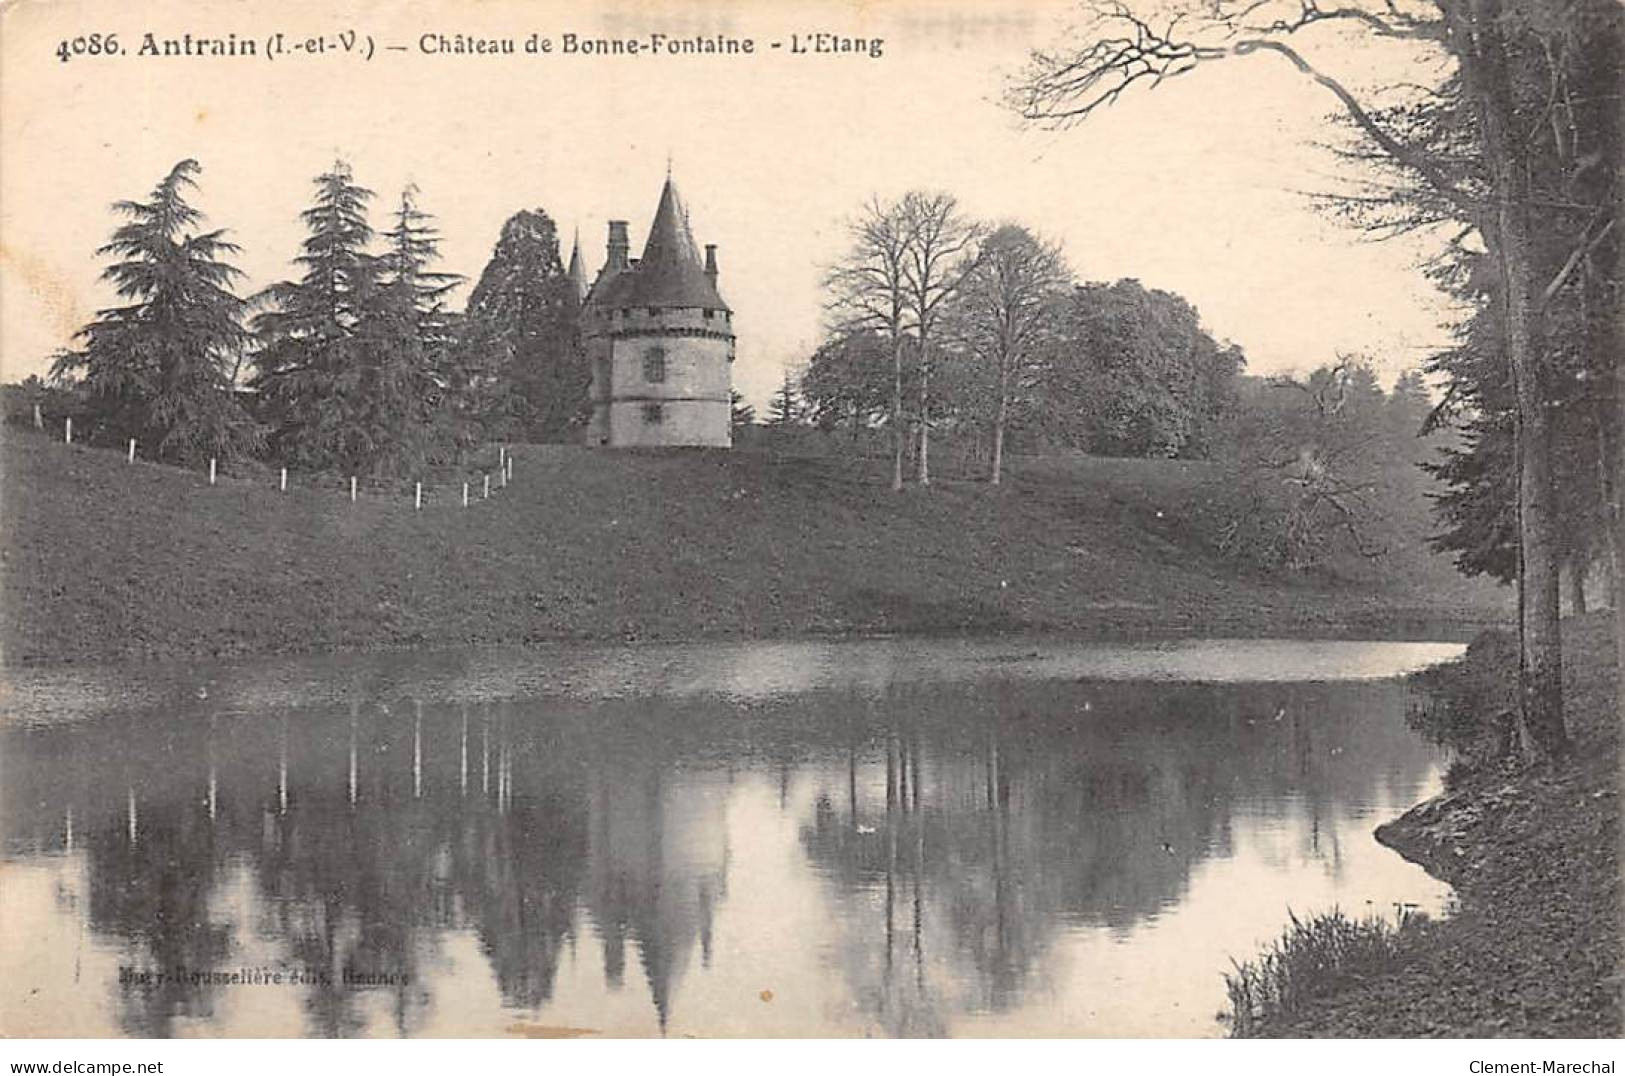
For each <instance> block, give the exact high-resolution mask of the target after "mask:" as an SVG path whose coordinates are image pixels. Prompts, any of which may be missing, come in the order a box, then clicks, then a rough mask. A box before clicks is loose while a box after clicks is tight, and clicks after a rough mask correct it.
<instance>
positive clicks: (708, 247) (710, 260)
mask: <svg viewBox="0 0 1625 1076" xmlns="http://www.w3.org/2000/svg"><path fill="white" fill-rule="evenodd" d="M705 276H706V278H707V279H708V280H710V281H711V286H712V287H715V286H716V283H717V245H716V244H715V243H707V244H705Z"/></svg>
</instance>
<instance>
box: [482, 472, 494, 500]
mask: <svg viewBox="0 0 1625 1076" xmlns="http://www.w3.org/2000/svg"><path fill="white" fill-rule="evenodd" d="M480 499H481V500H490V499H491V472H490V471H486V472H485V492H484V493H482V494H480Z"/></svg>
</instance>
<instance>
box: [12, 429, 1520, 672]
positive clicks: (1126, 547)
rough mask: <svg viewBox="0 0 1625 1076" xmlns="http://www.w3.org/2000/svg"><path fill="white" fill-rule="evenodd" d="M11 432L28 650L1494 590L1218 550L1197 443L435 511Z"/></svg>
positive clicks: (1289, 616)
mask: <svg viewBox="0 0 1625 1076" xmlns="http://www.w3.org/2000/svg"><path fill="white" fill-rule="evenodd" d="M5 437H6V440H5V443H4V450H3V466H4V475H3V485H0V498H3V499H0V508H3V511H4V514H5V524H4V527H3V533H0V553H3V558H4V561H3V564H4V572H5V580H4V585H5V591H4V610H3V612H4V622H3V635H0V640H3V643H4V648H5V660H6V661H7V662H10V663H20V662H41V661H91V660H104V659H123V658H140V657H155V656H171V655H181V654H236V653H267V652H292V651H318V650H342V649H366V648H381V647H398V646H420V645H428V646H460V645H469V644H487V643H504V644H508V643H523V642H527V641H534V640H541V639H560V638H656V637H663V638H677V637H687V638H694V637H705V636H718V635H746V636H771V635H785V634H797V633H818V632H885V631H919V632H926V631H957V630H974V631H1002V630H1064V631H1074V632H1080V633H1087V634H1109V633H1116V632H1125V631H1138V632H1145V631H1155V632H1162V633H1170V634H1172V633H1183V632H1200V633H1209V634H1216V633H1227V634H1251V635H1270V634H1303V633H1316V634H1338V633H1343V634H1353V635H1371V634H1395V633H1404V632H1406V631H1408V630H1409V631H1421V630H1425V629H1424V628H1423V627H1422V625H1424V624H1430V623H1435V624H1436V623H1437V622H1438V621H1440V620H1441V619H1455V620H1464V619H1465V620H1472V619H1477V620H1483V619H1485V618H1487V617H1489V616H1493V615H1494V609H1495V606H1494V602H1493V600H1492V601H1490V602H1486V601H1485V600H1484V596H1483V592H1477V591H1473V590H1471V589H1469V588H1462V587H1455V588H1451V587H1450V586H1449V584H1448V582H1447V581H1448V579H1449V578H1450V573H1449V572H1448V569H1447V568H1446V567H1445V566H1443V565H1439V566H1438V567H1437V569H1436V570H1434V571H1432V572H1431V573H1427V572H1424V574H1425V575H1428V576H1429V578H1428V580H1421V579H1419V578H1418V577H1416V575H1415V573H1414V572H1413V573H1411V574H1409V575H1406V576H1405V577H1403V578H1398V577H1396V578H1392V579H1389V580H1388V581H1387V583H1386V584H1385V585H1384V586H1382V587H1381V588H1380V589H1379V588H1377V587H1376V586H1372V585H1361V586H1349V585H1334V584H1333V583H1332V582H1329V581H1326V580H1320V581H1308V580H1302V579H1271V578H1268V577H1266V576H1263V575H1260V574H1257V573H1248V572H1246V571H1244V570H1242V569H1240V568H1238V567H1236V566H1234V565H1231V564H1228V563H1225V562H1221V561H1219V560H1216V559H1214V558H1213V557H1212V556H1211V555H1209V554H1208V553H1206V552H1204V550H1205V548H1206V547H1205V545H1204V543H1203V542H1202V541H1201V539H1200V537H1199V533H1198V532H1199V530H1200V526H1201V523H1202V520H1204V519H1209V518H1211V517H1212V515H1213V513H1214V512H1215V511H1217V510H1219V509H1221V508H1222V507H1223V504H1222V501H1223V497H1224V495H1225V494H1224V491H1223V490H1222V489H1221V488H1219V485H1218V484H1217V483H1215V482H1214V481H1213V473H1212V472H1211V471H1210V470H1209V469H1207V468H1205V467H1204V466H1202V465H1200V464H1180V463H1167V462H1150V461H1107V460H1084V461H1077V462H1071V463H1065V464H1062V463H1055V462H1049V463H1043V464H1030V465H1027V466H1025V467H1024V466H1021V465H1018V466H1017V467H1016V469H1015V472H1014V474H1013V476H1012V479H1011V480H1010V481H1009V482H1008V483H1007V484H1006V485H1005V486H1004V487H1002V488H994V487H988V486H986V485H983V484H976V483H969V482H939V483H938V484H937V485H936V486H934V487H933V488H932V489H931V490H930V491H921V490H918V489H910V490H909V491H907V492H905V493H904V494H902V495H895V494H893V493H891V492H890V491H889V490H888V489H887V488H886V486H885V482H884V478H883V475H882V471H881V466H880V465H878V464H874V463H870V462H866V461H862V460H850V459H840V458H834V459H809V458H780V457H777V456H775V455H773V454H772V453H770V452H764V451H752V452H733V453H718V452H687V451H674V452H665V453H592V452H588V451H586V450H582V449H575V448H563V447H541V446H522V447H521V448H520V449H519V450H518V457H517V459H518V462H517V467H516V475H515V480H514V484H513V486H512V487H510V488H509V489H507V490H504V491H501V492H500V493H499V494H498V493H494V494H493V497H492V499H491V500H490V501H489V502H484V503H476V504H475V505H474V506H473V507H471V508H470V509H468V510H466V511H464V510H462V509H460V508H458V507H457V505H456V504H455V503H454V502H455V500H456V498H457V491H456V489H455V488H443V489H442V490H440V491H439V493H438V497H437V496H436V495H435V494H434V493H433V492H431V502H430V503H429V504H428V505H426V506H425V509H424V510H423V511H422V512H420V513H414V512H413V511H412V508H411V500H410V493H409V492H405V493H402V494H399V495H397V496H393V497H388V496H363V498H362V500H361V503H360V504H358V505H354V506H352V505H350V504H349V503H348V502H347V499H346V498H345V496H344V495H343V493H342V492H339V491H336V490H332V489H327V490H311V489H298V488H296V489H295V490H294V491H292V492H290V493H288V494H286V495H282V494H278V493H277V492H276V490H275V486H274V479H271V480H267V479H266V478H263V477H256V478H253V479H233V478H230V477H225V478H222V480H221V483H220V485H218V486H216V487H214V488H210V487H209V486H208V484H207V482H206V480H205V479H204V477H203V476H202V475H199V474H196V473H192V472H186V471H180V470H176V469H173V468H168V467H161V466H155V465H150V464H143V463H137V464H135V465H133V466H129V465H126V464H125V462H124V460H123V459H122V457H121V456H119V455H118V454H116V453H109V452H103V451H97V450H91V449H85V448H80V447H77V446H75V447H72V448H69V447H66V446H63V445H60V444H57V443H53V442H49V441H47V440H45V439H44V438H42V437H40V436H37V435H34V434H32V433H28V432H23V433H19V432H16V431H15V430H8V431H7V432H6V434H5ZM295 485H296V487H297V486H298V485H299V482H298V480H297V476H296V479H295ZM1159 512H1160V513H1161V515H1160V516H1159V515H1158V513H1159ZM1441 587H1443V589H1440V588H1441ZM1441 595H1443V596H1441Z"/></svg>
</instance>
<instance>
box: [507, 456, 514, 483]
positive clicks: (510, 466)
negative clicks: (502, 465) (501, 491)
mask: <svg viewBox="0 0 1625 1076" xmlns="http://www.w3.org/2000/svg"><path fill="white" fill-rule="evenodd" d="M508 477H509V478H512V477H513V457H512V456H509V457H508Z"/></svg>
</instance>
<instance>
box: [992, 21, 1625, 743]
mask: <svg viewBox="0 0 1625 1076" xmlns="http://www.w3.org/2000/svg"><path fill="white" fill-rule="evenodd" d="M1606 6H1607V5H1606V0H1578V2H1576V3H1572V4H1564V5H1559V4H1555V3H1551V2H1548V0H1433V2H1431V3H1428V2H1423V0H1365V2H1362V0H1349V2H1348V3H1343V4H1338V5H1337V6H1332V7H1322V6H1320V3H1319V0H1192V2H1191V3H1188V4H1184V5H1182V6H1178V7H1177V8H1176V10H1175V11H1174V13H1173V14H1171V15H1169V16H1167V17H1166V19H1165V21H1164V17H1163V16H1159V17H1158V22H1157V23H1156V24H1153V22H1152V21H1151V19H1150V17H1149V16H1144V15H1141V14H1137V13H1136V12H1135V11H1133V10H1131V9H1130V8H1129V7H1128V6H1127V5H1126V4H1124V3H1122V2H1118V0H1108V2H1105V3H1102V4H1099V5H1098V6H1097V7H1096V8H1095V15H1096V19H1095V22H1094V23H1093V25H1092V26H1091V27H1090V28H1089V29H1088V30H1086V31H1085V34H1084V37H1083V40H1082V41H1081V42H1078V43H1077V44H1076V45H1074V46H1072V47H1069V48H1067V49H1065V50H1062V51H1057V52H1037V53H1035V54H1034V55H1033V57H1032V59H1031V63H1030V65H1029V67H1028V69H1027V71H1026V72H1025V73H1024V75H1023V76H1022V77H1021V78H1020V79H1019V80H1018V81H1017V82H1016V83H1015V84H1014V85H1013V86H1012V88H1011V91H1010V102H1009V103H1010V104H1011V105H1012V107H1014V108H1015V109H1016V110H1017V111H1018V112H1019V113H1020V114H1021V115H1022V116H1023V117H1025V118H1026V119H1028V120H1029V121H1033V122H1039V123H1044V124H1048V125H1053V126H1066V125H1069V124H1072V123H1075V122H1078V121H1080V120H1083V119H1085V118H1086V117H1088V116H1089V115H1091V114H1092V113H1094V112H1096V111H1098V110H1100V109H1102V108H1104V107H1106V106H1108V105H1110V104H1112V103H1114V102H1115V101H1117V100H1118V99H1119V98H1120V97H1121V96H1122V95H1123V94H1124V93H1125V92H1126V91H1127V90H1128V89H1130V88H1131V87H1133V86H1135V85H1143V86H1145V87H1154V86H1156V85H1159V84H1160V83H1162V82H1163V81H1165V80H1167V79H1170V78H1174V77H1177V76H1180V75H1184V74H1187V73H1188V72H1190V71H1193V70H1195V69H1196V68H1197V67H1200V66H1202V65H1203V64H1204V63H1206V62H1210V61H1213V60H1219V59H1224V58H1228V57H1238V56H1247V55H1251V54H1254V53H1274V54H1276V55H1278V56H1281V57H1283V58H1284V59H1286V60H1287V61H1288V62H1289V63H1291V64H1292V65H1293V67H1294V68H1296V69H1297V70H1298V71H1300V72H1302V73H1303V74H1304V75H1306V76H1308V77H1309V78H1310V79H1311V80H1313V82H1314V83H1315V84H1317V85H1319V86H1320V87H1322V88H1323V89H1325V90H1327V91H1328V92H1330V93H1331V94H1332V95H1333V96H1334V97H1335V98H1336V99H1337V101H1338V103H1339V105H1340V107H1341V108H1342V110H1343V111H1344V112H1345V113H1346V114H1347V116H1348V118H1349V119H1350V120H1351V121H1352V122H1353V124H1354V125H1355V126H1356V127H1357V128H1358V129H1359V130H1360V131H1361V132H1363V133H1364V134H1365V135H1366V136H1367V137H1368V138H1369V139H1370V140H1371V142H1372V143H1373V144H1374V145H1375V146H1376V147H1377V148H1378V149H1379V150H1381V151H1382V152H1383V153H1385V154H1386V155H1387V157H1388V158H1389V159H1390V160H1391V162H1392V163H1393V165H1394V166H1395V167H1396V168H1398V169H1399V170H1400V171H1402V172H1404V173H1407V174H1409V175H1410V176H1411V177H1412V178H1413V179H1414V180H1415V181H1416V182H1417V183H1418V184H1419V185H1421V186H1424V187H1426V188H1427V189H1429V190H1430V191H1431V193H1432V194H1434V195H1435V196H1437V198H1438V199H1439V200H1440V202H1441V204H1443V205H1445V206H1448V207H1449V212H1450V213H1451V214H1452V215H1453V216H1454V217H1455V218H1456V219H1457V220H1459V221H1460V222H1461V223H1462V224H1464V225H1465V226H1467V227H1468V228H1471V229H1473V230H1476V231H1477V233H1478V234H1479V236H1480V237H1481V238H1482V240H1483V241H1484V244H1485V246H1486V247H1487V248H1488V249H1489V251H1490V255H1491V257H1490V264H1491V265H1492V267H1493V269H1494V271H1495V273H1496V278H1497V279H1496V281H1495V286H1494V293H1495V294H1494V300H1495V304H1496V306H1497V308H1498V314H1499V318H1500V324H1501V327H1502V335H1503V338H1504V339H1503V344H1504V350H1505V353H1506V355H1507V362H1508V367H1509V370H1510V373H1511V375H1512V382H1513V385H1514V389H1515V393H1516V398H1517V409H1516V415H1517V434H1518V473H1519V482H1518V489H1519V495H1518V496H1519V504H1518V508H1519V513H1518V514H1519V538H1520V542H1519V545H1520V550H1521V564H1520V572H1519V584H1520V598H1521V600H1520V603H1519V604H1520V617H1519V620H1520V628H1521V638H1522V662H1521V670H1520V684H1521V703H1522V704H1521V713H1522V720H1523V726H1524V730H1525V732H1526V733H1527V737H1526V739H1527V742H1528V743H1529V744H1530V746H1531V748H1532V749H1533V751H1534V752H1535V753H1536V755H1537V756H1553V755H1560V754H1563V753H1564V752H1565V751H1566V750H1567V736H1566V732H1565V728H1564V723H1563V693H1562V645H1561V631H1560V627H1559V618H1558V575H1559V564H1560V543H1559V542H1558V540H1557V537H1558V530H1559V521H1558V518H1557V506H1556V504H1555V497H1554V486H1553V481H1552V466H1551V431H1550V416H1549V415H1548V414H1547V408H1546V405H1545V402H1544V401H1545V399H1546V392H1545V385H1544V382H1545V380H1546V379H1547V378H1548V377H1549V376H1550V372H1549V369H1548V367H1549V365H1550V362H1549V359H1550V356H1549V353H1548V343H1547V341H1546V340H1545V338H1544V325H1543V318H1542V314H1543V308H1544V305H1545V303H1546V302H1547V301H1548V300H1549V299H1550V297H1551V296H1552V295H1553V294H1554V293H1555V292H1556V291H1557V290H1558V289H1559V288H1561V287H1562V286H1563V284H1564V282H1565V280H1566V279H1567V278H1568V277H1569V275H1570V274H1571V273H1573V272H1574V270H1575V267H1576V266H1577V265H1578V264H1579V263H1580V262H1581V261H1582V260H1583V258H1584V255H1585V253H1586V251H1587V250H1589V249H1590V248H1591V247H1593V246H1595V245H1596V244H1597V243H1598V242H1600V241H1601V239H1602V238H1603V237H1604V236H1606V235H1607V233H1608V232H1609V231H1610V230H1612V228H1613V226H1614V214H1615V213H1616V212H1617V210H1618V207H1617V206H1616V205H1612V204H1606V203H1605V204H1602V205H1599V206H1598V207H1597V212H1596V216H1595V219H1594V222H1593V223H1592V225H1591V227H1590V228H1588V229H1587V233H1586V235H1585V236H1584V237H1583V239H1582V240H1581V242H1580V245H1579V247H1578V248H1577V249H1576V252H1575V254H1574V255H1572V256H1571V257H1569V258H1568V259H1567V260H1566V261H1565V262H1564V263H1563V264H1562V268H1561V269H1559V270H1558V272H1557V274H1556V275H1555V276H1554V277H1553V278H1552V279H1551V281H1550V282H1549V283H1546V284H1545V286H1544V288H1543V287H1542V284H1541V282H1540V281H1539V280H1538V279H1537V276H1536V274H1537V272H1539V269H1538V267H1537V264H1536V260H1535V258H1534V256H1533V251H1534V247H1535V242H1534V240H1535V236H1534V234H1533V231H1532V228H1533V225H1532V217H1531V213H1530V186H1529V174H1530V168H1531V166H1532V165H1533V164H1534V155H1533V153H1532V151H1531V146H1532V140H1533V139H1535V138H1538V137H1545V130H1546V128H1547V127H1548V126H1550V127H1553V128H1555V127H1556V126H1557V125H1556V124H1555V123H1553V124H1551V125H1548V124H1547V123H1546V120H1545V118H1544V116H1545V115H1546V114H1547V113H1549V112H1550V111H1551V110H1550V108H1549V107H1548V108H1546V109H1542V108H1541V107H1540V101H1539V99H1540V98H1547V97H1548V95H1550V96H1551V97H1552V98H1553V99H1555V98H1556V97H1557V96H1558V95H1559V94H1560V93H1561V92H1566V88H1565V85H1564V81H1565V63H1566V61H1565V59H1564V57H1566V56H1571V55H1572V54H1574V53H1575V51H1576V49H1575V43H1576V41H1578V40H1581V39H1583V38H1584V35H1585V33H1586V30H1585V29H1583V27H1585V26H1586V20H1588V19H1589V20H1591V21H1593V22H1595V23H1597V24H1598V25H1602V26H1609V27H1610V28H1609V29H1608V32H1610V33H1614V32H1617V31H1616V30H1614V29H1612V28H1611V24H1609V23H1608V21H1607V19H1606V15H1605V14H1599V13H1598V12H1599V11H1600V9H1601V8H1602V7H1606ZM1162 10H1167V9H1166V8H1164V9H1162ZM1334 25H1341V26H1348V27H1358V28H1360V29H1363V30H1364V31H1366V32H1368V33H1370V34H1374V35H1376V36H1379V37H1387V38H1400V39H1405V40H1410V41H1414V42H1418V43H1425V44H1431V45H1433V46H1434V47H1435V48H1436V50H1437V51H1439V53H1440V55H1441V58H1444V59H1448V60H1453V61H1454V62H1455V65H1456V67H1457V68H1458V70H1459V72H1460V75H1461V78H1462V82H1463V86H1464V88H1465V91H1466V95H1467V99H1468V100H1469V101H1470V103H1471V105H1472V107H1473V108H1474V109H1475V111H1476V113H1477V118H1478V126H1479V130H1480V137H1481V140H1482V146H1481V148H1482V151H1483V154H1484V157H1485V160H1486V161H1487V163H1488V169H1487V172H1488V174H1487V178H1486V185H1487V189H1480V188H1478V187H1474V186H1470V185H1468V184H1466V183H1465V182H1463V181H1462V180H1461V179H1459V178H1457V177H1454V176H1452V175H1451V174H1450V172H1449V171H1448V170H1446V169H1444V168H1441V167H1440V165H1439V162H1438V161H1437V160H1436V159H1434V158H1432V157H1430V156H1429V155H1428V154H1427V153H1426V152H1424V151H1423V150H1422V149H1421V148H1419V147H1417V146H1415V145H1412V144H1409V143H1408V142H1407V141H1406V140H1405V139H1404V138H1403V136H1402V135H1400V134H1397V133H1396V132H1395V131H1393V130H1391V129H1389V128H1387V127H1385V126H1384V124H1383V123H1382V122H1381V121H1380V120H1379V118H1378V115H1377V114H1376V113H1374V112H1373V111H1372V110H1371V109H1369V108H1368V107H1366V105H1365V104H1363V103H1362V102H1361V101H1360V100H1359V98H1358V97H1357V96H1356V95H1355V94H1354V93H1353V92H1351V91H1350V90H1349V89H1348V87H1346V86H1345V85H1344V84H1343V83H1342V82H1340V81H1339V80H1337V79H1336V78H1334V77H1332V76H1331V75H1328V74H1327V73H1325V72H1324V71H1322V70H1320V69H1319V68H1318V67H1316V66H1315V65H1313V64H1312V63H1310V61H1309V60H1308V59H1307V58H1306V57H1305V56H1304V55H1303V53H1302V52H1300V51H1299V50H1298V49H1297V48H1296V47H1295V44H1294V42H1296V41H1297V40H1298V39H1299V38H1300V37H1303V36H1304V35H1305V32H1306V31H1309V30H1311V29H1312V28H1315V27H1321V26H1334ZM1543 49H1544V51H1545V53H1546V56H1547V60H1546V63H1545V65H1544V68H1540V67H1538V66H1537V67H1532V66H1531V64H1530V62H1529V61H1530V58H1531V56H1537V57H1538V56H1539V54H1540V52H1541V50H1543ZM1542 74H1544V76H1545V77H1541V75H1542ZM1536 83H1539V85H1537V84H1536ZM1607 89H1609V90H1612V89H1614V87H1608V88H1607ZM1526 113H1527V114H1526ZM1537 113H1539V114H1540V115H1541V117H1542V118H1541V119H1540V121H1539V122H1537V123H1534V124H1533V125H1531V124H1530V122H1529V118H1528V117H1529V116H1530V115H1535V114H1537ZM1620 361H1621V362H1625V357H1622V358H1621V360H1620ZM1616 465H1617V466H1619V467H1622V468H1625V463H1616ZM1618 626H1619V627H1622V628H1625V620H1621V621H1619V622H1618ZM1622 645H1625V644H1622Z"/></svg>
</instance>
